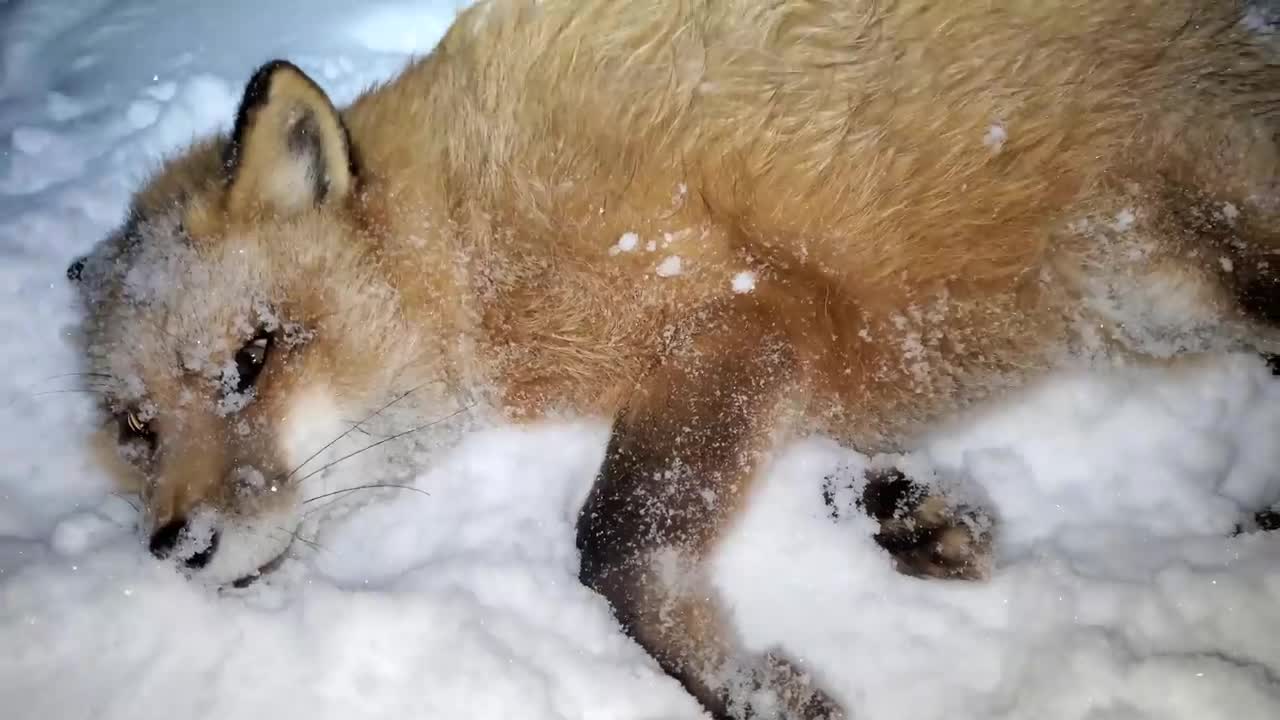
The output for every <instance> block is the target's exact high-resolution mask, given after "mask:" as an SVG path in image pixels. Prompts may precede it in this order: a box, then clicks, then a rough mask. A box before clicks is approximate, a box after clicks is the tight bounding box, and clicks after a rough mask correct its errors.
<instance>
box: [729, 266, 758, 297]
mask: <svg viewBox="0 0 1280 720" xmlns="http://www.w3.org/2000/svg"><path fill="white" fill-rule="evenodd" d="M729 284H730V286H731V287H732V288H733V291H734V292H736V293H749V292H751V291H752V290H755V289H756V274H755V273H753V272H751V271H750V270H743V271H742V272H740V273H738V274H737V275H734V276H733V279H732V280H731V281H729Z"/></svg>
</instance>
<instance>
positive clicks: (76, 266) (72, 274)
mask: <svg viewBox="0 0 1280 720" xmlns="http://www.w3.org/2000/svg"><path fill="white" fill-rule="evenodd" d="M88 259H89V258H88V256H81V257H78V258H76V259H75V260H72V261H71V264H70V265H68V266H67V279H68V280H70V281H71V282H80V276H81V275H82V274H83V273H84V264H85V262H86V261H87V260H88Z"/></svg>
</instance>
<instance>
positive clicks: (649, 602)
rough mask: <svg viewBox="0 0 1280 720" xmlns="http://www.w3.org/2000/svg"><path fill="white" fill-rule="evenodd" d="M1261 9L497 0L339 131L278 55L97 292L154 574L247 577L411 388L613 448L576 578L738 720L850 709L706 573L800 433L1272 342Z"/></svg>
mask: <svg viewBox="0 0 1280 720" xmlns="http://www.w3.org/2000/svg"><path fill="white" fill-rule="evenodd" d="M1247 13H1248V8H1246V7H1245V6H1244V5H1242V4H1239V3H1236V2H1231V1H1230V0H1227V1H1222V0H1163V1H1162V2H1152V1H1147V0H1105V1H1104V0H1055V1H1053V2H1026V1H1024V0H991V1H989V2H972V3H965V2H950V3H931V2H924V1H923V0H893V1H890V2H870V1H867V0H831V1H823V0H780V1H778V2H762V1H760V0H719V1H717V0H689V1H685V2H670V1H667V0H663V1H660V2H643V3H641V2H629V1H627V0H577V1H574V2H569V1H568V0H542V1H541V2H534V1H533V0H493V1H490V2H484V3H482V4H479V5H476V6H474V7H472V8H471V9H469V10H467V11H465V12H463V13H462V14H461V15H460V16H459V17H458V19H457V20H456V22H455V24H454V25H453V27H452V28H451V29H450V30H449V31H448V33H447V34H446V36H445V37H444V38H443V40H442V41H441V42H440V44H439V45H438V46H437V47H436V48H435V49H434V51H432V52H431V53H430V54H429V55H427V56H425V57H423V58H421V59H420V60H417V61H416V62H414V63H413V64H412V65H410V66H409V67H408V68H407V69H405V70H404V72H403V73H401V74H400V75H399V76H398V77H396V78H394V79H393V80H391V81H390V82H388V83H386V84H384V85H381V86H379V87H375V88H372V89H370V90H369V91H367V92H365V93H364V94H362V95H361V96H360V97H359V98H357V99H356V100H355V101H354V102H353V103H352V104H350V105H349V106H347V107H345V108H343V109H338V108H336V107H335V106H334V105H333V103H332V102H331V100H330V99H329V98H328V97H327V96H326V94H325V93H324V92H323V90H321V89H320V87H319V86H318V85H316V84H315V83H314V82H312V81H311V80H310V79H308V78H307V77H306V75H305V74H303V73H302V71H300V70H299V69H298V68H296V67H295V66H293V65H290V64H289V63H287V62H282V61H277V62H273V63H270V64H267V65H265V66H263V67H262V68H261V69H260V70H259V71H258V72H257V73H255V74H254V76H253V77H252V78H251V79H250V81H249V83H248V86H247V88H246V90H245V93H244V97H243V101H242V104H241V107H240V109H239V112H238V114H237V117H236V119H235V124H234V128H233V129H232V131H231V132H229V133H226V134H223V135H219V136H217V137H213V138H210V139H207V140H204V141H201V142H199V143H197V144H195V145H193V146H192V147H190V148H188V149H186V150H185V151H183V152H182V153H180V154H178V155H176V156H174V157H172V158H170V159H168V160H167V161H166V162H165V164H164V165H163V166H162V167H161V168H160V169H159V170H158V172H156V173H155V175H154V176H153V177H152V178H151V179H150V181H149V182H148V183H147V184H146V185H145V186H144V187H143V188H142V189H141V190H140V191H139V192H138V193H137V195H136V197H135V198H134V201H133V203H132V206H131V208H130V210H129V213H128V217H127V220H126V222H125V223H124V224H123V225H122V226H121V228H120V229H119V230H118V231H116V232H115V233H113V234H112V235H111V236H110V237H108V238H107V239H106V240H104V241H103V242H101V243H100V244H99V245H98V246H97V247H96V248H95V249H94V251H93V252H92V253H91V254H90V255H89V256H87V257H86V258H84V259H82V260H81V261H78V262H77V263H76V264H75V265H74V266H73V268H72V269H71V270H70V271H69V272H70V273H71V274H72V275H73V276H74V277H75V278H76V279H77V280H78V283H79V285H80V287H81V288H82V290H83V292H82V295H83V298H84V301H85V303H84V307H85V311H86V312H85V315H86V320H85V331H86V332H85V337H86V344H85V348H86V353H85V358H86V362H87V364H88V366H89V368H90V369H91V370H92V371H93V373H94V377H95V378H100V379H102V382H101V383H100V385H101V386H102V388H103V397H104V400H103V402H104V408H105V410H106V411H107V412H108V413H110V414H111V416H112V417H113V418H115V419H117V420H118V423H119V432H118V436H117V437H116V438H115V439H114V442H115V444H117V445H118V446H119V447H120V448H121V449H122V450H123V451H124V453H123V454H124V456H125V457H126V459H127V460H128V461H129V463H128V465H129V467H131V468H132V469H133V471H134V472H135V473H136V475H137V477H139V478H140V479H141V481H142V483H141V485H142V492H143V496H144V498H145V506H146V515H147V519H148V527H149V528H150V531H151V536H150V537H151V539H150V544H151V548H152V550H153V551H155V552H156V553H157V554H158V555H176V556H178V557H179V558H180V559H181V560H182V561H183V562H184V564H185V565H186V567H187V569H188V571H189V572H190V573H191V574H192V576H193V577H197V578H202V579H205V580H207V581H209V582H213V583H225V582H231V581H233V580H236V579H238V578H241V577H244V576H250V575H252V574H254V573H255V572H257V571H258V569H259V568H260V566H262V565H264V564H267V563H268V562H270V561H271V560H272V559H273V558H275V557H276V556H278V555H279V554H281V553H282V552H283V551H284V549H285V545H286V544H287V543H286V541H287V538H285V539H284V540H280V541H269V542H264V541H261V540H260V539H251V538H252V537H253V536H255V535H256V534H261V533H259V531H261V530H262V529H263V528H267V527H283V528H285V529H286V531H287V530H288V529H290V528H292V527H296V525H297V522H298V520H297V518H298V515H299V504H300V502H301V500H302V498H301V495H300V492H299V490H298V483H296V482H294V481H293V480H294V479H296V478H295V477H294V473H295V472H296V470H297V468H298V467H299V466H300V465H302V464H304V463H305V462H306V461H307V460H308V459H309V457H310V456H311V455H312V454H313V453H314V452H315V451H316V450H317V449H319V448H321V447H323V446H324V445H325V444H326V443H328V442H330V441H332V440H333V439H334V438H336V437H338V436H339V435H340V434H342V433H343V432H344V431H345V430H347V429H349V428H350V427H351V422H352V418H359V417H362V416H367V415H368V414H369V413H371V412H374V411H375V410H376V409H377V408H380V407H384V406H385V405H386V404H387V403H389V402H392V401H394V400H395V399H396V398H398V397H401V396H403V395H404V394H405V393H412V397H411V398H410V399H409V404H410V406H411V407H412V408H413V409H414V412H419V413H421V414H422V416H423V417H424V418H428V419H429V418H430V417H433V416H439V415H441V414H442V413H443V412H448V411H450V410H453V409H456V408H457V407H458V405H459V403H460V402H461V400H460V399H461V398H463V397H473V396H474V397H482V398H485V399H486V401H487V403H488V404H489V405H490V406H491V407H493V408H495V409H496V410H497V411H499V412H500V413H502V414H503V416H505V417H506V418H508V419H510V420H532V419H536V418H539V417H543V416H545V415H547V414H548V413H551V412H573V413H578V414H584V415H591V416H597V417H603V418H608V419H609V420H610V421H611V422H612V423H613V431H612V436H611V439H610V441H609V446H608V449H607V451H606V456H605V460H604V463H603V466H602V467H601V469H600V472H599V476H598V478H597V480H596V484H595V486H594V488H593V490H592V492H591V495H590V497H589V498H588V499H587V501H586V506H585V507H584V508H583V510H582V515H581V517H580V519H579V526H578V543H579V547H580V549H581V551H582V570H581V576H582V580H583V581H584V582H585V583H586V584H588V585H589V586H590V587H592V588H594V589H596V590H598V591H600V592H601V593H602V594H603V595H604V596H605V597H606V598H607V599H608V600H609V601H610V602H611V604H612V605H613V608H614V610H615V612H616V614H617V617H618V619H619V621H620V622H621V623H622V624H623V626H624V627H625V628H626V629H627V630H628V632H630V633H631V634H632V636H633V637H635V638H636V640H637V641H638V642H639V643H640V644H642V645H643V646H644V647H645V648H646V649H647V650H648V651H649V652H650V653H652V654H653V656H654V657H655V658H657V660H658V661H659V662H660V663H661V665H662V666H663V667H664V668H665V669H666V670H667V671H668V672H670V673H671V674H672V675H674V676H676V677H677V678H679V679H680V680H681V682H683V683H684V685H685V686H686V687H687V688H688V689H689V690H690V691H691V692H692V693H693V694H694V695H695V696H696V697H698V699H699V700H701V701H702V702H703V703H704V704H705V705H706V707H707V708H708V709H709V710H710V711H711V712H712V713H713V714H716V715H717V716H746V715H749V714H751V713H755V714H756V715H757V716H759V715H761V714H764V713H766V712H767V711H769V708H768V707H765V706H764V705H760V704H759V702H758V701H752V700H749V699H745V698H747V697H748V696H747V695H740V694H736V693H734V692H731V691H730V688H734V687H737V688H743V687H746V688H755V689H768V690H772V691H773V692H772V697H773V698H774V705H772V706H770V707H772V708H773V709H774V710H776V711H777V712H778V713H779V714H780V715H781V716H783V717H787V718H799V717H804V718H817V717H838V716H840V715H841V713H842V710H841V709H840V707H839V704H838V703H837V702H836V701H835V700H833V699H832V698H830V697H828V696H827V695H826V694H825V693H823V692H822V691H821V690H820V689H818V688H816V687H814V686H811V685H809V684H808V683H807V681H805V680H804V679H803V676H802V675H801V674H800V673H799V672H797V671H796V670H795V669H794V668H793V667H792V666H791V665H790V664H789V663H788V662H787V661H786V660H785V659H784V658H782V657H781V656H771V657H765V658H757V657H753V656H750V655H747V654H745V653H743V652H742V651H741V650H740V649H738V647H737V645H736V643H735V642H734V639H733V633H732V632H730V630H729V629H728V628H726V627H725V626H724V623H723V621H722V619H721V618H720V617H719V614H718V610H717V606H716V602H715V599H714V596H713V594H712V593H710V592H708V591H707V589H706V588H705V586H704V581H703V579H702V575H701V567H702V562H701V561H702V559H703V558H705V557H706V555H707V553H708V552H709V551H710V550H711V549H712V548H713V547H714V544H715V541H716V538H717V537H718V536H719V534H720V533H721V531H722V529H723V528H724V527H725V525H726V523H727V522H729V521H730V520H731V519H732V517H733V516H734V513H735V512H737V510H738V509H739V508H740V507H741V505H742V503H743V501H744V497H745V496H746V494H747V492H748V491H749V488H750V484H751V479H752V476H753V474H754V473H755V471H756V468H757V467H758V466H759V464H760V461H761V459H762V458H763V457H765V456H766V455H767V453H768V452H769V451H770V449H771V448H772V447H774V446H775V445H776V444H777V443H778V442H781V441H782V440H784V439H785V438H786V437H789V436H792V435H794V434H795V433H800V432H822V433H827V434H830V435H833V436H835V437H836V438H838V439H840V440H841V441H843V442H846V443H848V444H850V445H852V446H854V447H856V448H858V449H860V450H864V451H868V452H874V451H880V450H893V449H900V448H905V447H909V443H910V440H911V437H912V435H913V433H915V432H916V431H918V430H920V429H921V428H924V427H927V426H928V424H929V423H931V422H934V421H935V420H937V419H939V418H942V417H944V416H946V415H947V414H949V413H952V412H955V411H957V410H958V409H960V408H963V407H965V406H967V405H969V404H971V403H973V402H975V401H977V400H980V399H983V398H986V397H991V396H992V395H993V394H995V393H998V392H999V391H1001V390H1004V389H1007V388H1010V387H1013V386H1016V385H1018V384H1020V383H1023V382H1025V381H1026V380H1028V379H1029V378H1033V377H1035V376H1036V375H1037V373H1039V372H1041V371H1044V370H1048V369H1051V368H1055V367H1063V366H1067V365H1078V366H1084V365H1089V364H1092V363H1097V362H1099V361H1111V360H1114V359H1116V358H1125V359H1131V360H1137V361H1142V360H1147V361H1163V360H1167V359H1172V358H1176V357H1179V356H1183V355H1187V354H1204V353H1214V352H1226V351H1234V350H1244V349H1248V350H1255V351H1259V352H1269V351H1274V350H1275V349H1277V348H1276V341H1277V334H1276V321H1277V320H1280V305H1278V304H1277V300H1280V295H1277V289H1278V288H1280V286H1277V284H1276V281H1275V279H1274V278H1275V275H1274V273H1275V272H1276V271H1280V262H1276V260H1280V256H1277V252H1280V235H1278V234H1277V233H1278V232H1280V194H1278V193H1277V187H1276V183H1277V173H1276V168H1277V160H1278V157H1277V152H1278V151H1280V146H1278V145H1277V137H1278V135H1277V132H1276V131H1277V123H1276V112H1277V110H1278V109H1280V70H1278V69H1277V68H1280V65H1277V64H1276V63H1275V62H1274V58H1273V56H1272V54H1271V52H1272V50H1271V47H1270V45H1269V44H1268V43H1269V42H1270V41H1269V40H1268V39H1267V37H1266V36H1265V35H1255V34H1252V33H1251V31H1250V29H1249V23H1246V22H1243V20H1244V18H1245V17H1246V15H1247ZM344 418H345V419H346V420H344ZM864 500H865V501H866V502H865V505H866V508H867V510H868V511H870V512H872V513H873V514H874V515H875V516H876V517H877V518H878V519H879V520H881V527H882V530H881V533H880V535H878V536H877V539H879V540H880V541H881V543H882V544H883V545H884V546H885V547H886V548H888V549H889V551H890V552H891V553H892V554H893V555H894V556H895V558H896V559H897V561H898V563H899V566H900V567H901V568H902V569H903V570H904V571H907V572H914V573H918V574H922V575H932V576H941V577H981V576H982V575H983V574H984V573H985V572H986V570H987V566H986V562H987V561H986V552H987V549H988V548H989V545H990V541H991V529H990V527H989V525H988V524H985V523H984V522H982V518H981V516H980V514H978V513H976V512H974V511H969V510H965V509H963V508H957V507H954V506H952V504H950V503H949V502H948V500H947V499H946V498H944V497H941V496H940V495H938V494H936V493H934V492H932V491H930V490H929V489H927V488H922V487H920V486H918V485H916V484H913V483H912V482H911V481H909V480H907V479H905V478H902V477H895V476H881V477H876V478H871V479H870V480H869V482H868V483H867V486H866V494H865V497H864ZM286 534H287V533H286ZM673 559H674V563H673V562H672V560H673ZM659 566H661V568H662V569H661V570H660V569H659ZM673 567H675V568H678V569H679V571H678V572H676V575H679V577H680V579H679V580H678V581H677V580H673V579H672V572H673V571H672V568H673ZM758 696H759V694H758V693H757V694H756V695H751V696H750V697H758ZM753 702H755V704H754V705H753Z"/></svg>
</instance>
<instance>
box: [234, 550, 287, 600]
mask: <svg viewBox="0 0 1280 720" xmlns="http://www.w3.org/2000/svg"><path fill="white" fill-rule="evenodd" d="M292 548H293V541H290V542H289V544H288V545H286V546H285V548H284V550H281V551H280V554H279V555H276V556H275V557H273V558H271V559H270V560H268V561H267V562H266V563H264V564H263V565H262V566H260V567H259V568H258V569H257V570H254V571H253V572H251V573H249V574H248V575H244V576H242V577H239V578H237V579H235V580H232V581H231V587H233V588H235V589H237V590H243V589H244V588H247V587H249V586H250V585H252V584H254V583H255V582H257V581H258V580H259V579H261V578H262V577H263V576H264V575H270V574H271V573H273V572H275V571H276V570H277V569H279V567H280V566H281V565H282V564H284V559H285V557H286V556H288V554H289V550H291V549H292Z"/></svg>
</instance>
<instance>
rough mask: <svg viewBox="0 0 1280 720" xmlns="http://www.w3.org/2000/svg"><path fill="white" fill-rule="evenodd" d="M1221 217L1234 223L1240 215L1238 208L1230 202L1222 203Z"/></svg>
mask: <svg viewBox="0 0 1280 720" xmlns="http://www.w3.org/2000/svg"><path fill="white" fill-rule="evenodd" d="M1222 217H1224V218H1226V220H1227V222H1228V223H1234V222H1235V221H1236V218H1238V217H1240V209H1239V208H1237V207H1236V206H1235V205H1234V204H1232V203H1229V202H1228V203H1223V204H1222Z"/></svg>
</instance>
